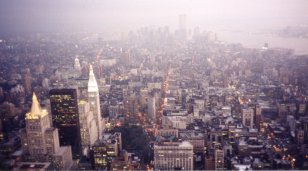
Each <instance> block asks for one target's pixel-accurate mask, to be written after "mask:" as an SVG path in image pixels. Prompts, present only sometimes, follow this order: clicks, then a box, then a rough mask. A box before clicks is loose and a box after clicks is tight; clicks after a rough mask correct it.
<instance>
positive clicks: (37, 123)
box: [21, 94, 73, 170]
mask: <svg viewBox="0 0 308 171" xmlns="http://www.w3.org/2000/svg"><path fill="white" fill-rule="evenodd" d="M25 120H26V128H25V130H22V131H21V137H22V138H21V139H22V148H23V151H24V158H25V159H24V160H26V161H29V162H50V163H51V165H52V167H53V168H54V169H56V170H67V169H69V168H70V167H71V166H72V164H73V160H72V151H71V147H70V146H61V147H60V144H59V135H58V129H57V128H53V127H51V123H50V119H49V116H48V112H47V110H46V109H42V108H41V106H40V104H39V102H38V100H37V97H36V95H35V94H33V97H32V106H31V110H30V112H28V113H27V114H26V118H25Z"/></svg>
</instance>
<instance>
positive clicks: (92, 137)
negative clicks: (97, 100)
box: [78, 100, 98, 155]
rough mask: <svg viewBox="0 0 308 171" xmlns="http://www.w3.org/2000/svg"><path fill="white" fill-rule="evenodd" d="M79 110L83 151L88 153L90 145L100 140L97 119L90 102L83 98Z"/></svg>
mask: <svg viewBox="0 0 308 171" xmlns="http://www.w3.org/2000/svg"><path fill="white" fill-rule="evenodd" d="M78 110H79V122H80V138H81V148H82V153H83V155H88V153H89V150H90V149H89V147H92V146H93V145H94V144H95V142H96V141H97V140H98V132H97V126H96V121H95V119H94V116H93V112H92V111H90V104H89V103H88V102H86V101H83V100H81V101H80V102H79V103H78Z"/></svg>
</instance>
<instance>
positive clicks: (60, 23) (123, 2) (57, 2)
mask: <svg viewBox="0 0 308 171" xmlns="http://www.w3.org/2000/svg"><path fill="white" fill-rule="evenodd" d="M307 9H308V1H307V0H64V1H63V0H50V1H48V0H45V1H41V0H1V1H0V25H1V29H0V33H1V34H3V33H12V32H13V33H14V32H66V31H69V32H122V31H124V32H125V31H128V30H131V29H135V28H138V27H141V26H149V25H155V26H165V25H167V26H170V27H171V28H172V29H175V28H177V26H178V15H180V14H186V15H187V26H188V28H191V27H195V26H200V27H201V28H202V29H206V30H214V31H215V29H235V30H237V29H246V30H250V29H251V30H256V29H259V30H263V29H279V28H282V27H285V26H288V25H308V12H307Z"/></svg>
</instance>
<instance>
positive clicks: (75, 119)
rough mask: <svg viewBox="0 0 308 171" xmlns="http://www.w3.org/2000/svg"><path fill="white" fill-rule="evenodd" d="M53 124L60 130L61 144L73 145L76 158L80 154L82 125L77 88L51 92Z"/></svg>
mask: <svg viewBox="0 0 308 171" xmlns="http://www.w3.org/2000/svg"><path fill="white" fill-rule="evenodd" d="M49 99H50V109H51V115H52V122H53V126H54V127H56V128H58V130H59V138H60V145H61V146H66V145H70V146H72V151H73V156H74V158H78V156H80V152H81V149H80V125H79V112H78V103H77V100H78V99H77V90H76V89H52V90H50V92H49Z"/></svg>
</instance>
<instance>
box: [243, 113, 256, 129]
mask: <svg viewBox="0 0 308 171" xmlns="http://www.w3.org/2000/svg"><path fill="white" fill-rule="evenodd" d="M253 120H254V111H253V109H252V108H243V109H242V124H243V126H245V127H248V128H253Z"/></svg>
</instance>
